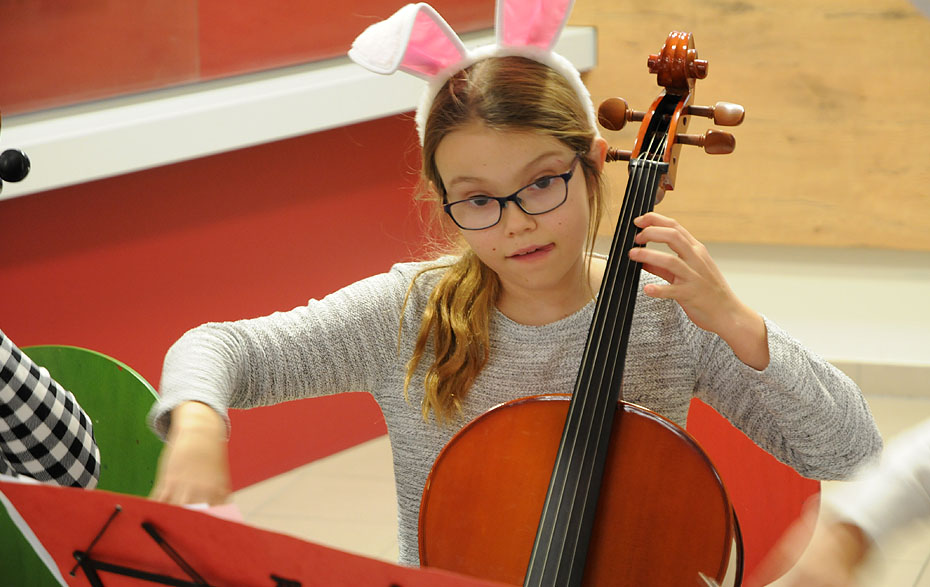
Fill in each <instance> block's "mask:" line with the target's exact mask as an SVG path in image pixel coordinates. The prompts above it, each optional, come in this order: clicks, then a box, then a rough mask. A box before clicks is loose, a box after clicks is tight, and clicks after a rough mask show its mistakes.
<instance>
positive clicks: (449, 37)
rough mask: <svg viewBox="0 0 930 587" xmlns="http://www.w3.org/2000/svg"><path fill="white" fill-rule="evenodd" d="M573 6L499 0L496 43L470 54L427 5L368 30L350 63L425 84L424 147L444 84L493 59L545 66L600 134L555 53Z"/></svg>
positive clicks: (558, 0) (574, 74) (420, 117)
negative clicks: (571, 91) (573, 96)
mask: <svg viewBox="0 0 930 587" xmlns="http://www.w3.org/2000/svg"><path fill="white" fill-rule="evenodd" d="M573 3H574V2H573V0H497V13H496V24H497V27H496V28H497V42H496V43H495V44H493V45H486V46H484V47H478V48H475V49H467V48H466V47H465V45H464V44H463V43H462V41H461V39H459V37H458V35H456V34H455V31H453V30H452V27H450V26H449V25H448V24H447V23H446V21H445V20H443V19H442V17H441V16H439V13H437V12H436V11H435V10H434V9H433V7H432V6H430V5H429V4H426V3H424V2H420V3H417V4H408V5H406V6H404V7H403V8H401V9H400V10H398V11H397V12H395V13H394V15H393V16H391V17H390V18H388V19H387V20H384V21H381V22H379V23H375V24H373V25H371V26H369V27H368V28H367V29H365V30H364V31H363V32H362V34H360V35H359V36H358V37H357V38H356V39H355V42H353V43H352V48H351V49H350V50H349V57H350V58H351V59H352V60H353V61H355V62H356V63H358V64H359V65H361V66H362V67H365V68H366V69H369V70H371V71H373V72H375V73H381V74H391V73H394V72H395V71H398V70H400V71H405V72H407V73H410V74H413V75H415V76H417V77H420V78H423V79H425V80H427V81H428V82H429V83H428V85H427V88H426V91H425V92H424V93H423V97H422V98H421V99H420V104H419V106H418V107H417V112H416V123H417V133H418V134H419V136H420V144H421V145H422V144H423V138H424V134H425V128H426V119H427V116H428V115H429V112H430V108H431V105H432V102H433V99H434V98H435V96H436V94H437V92H438V91H439V89H440V88H441V87H442V84H443V83H445V82H446V80H448V79H449V77H450V76H452V75H453V74H455V73H456V72H457V71H459V70H462V69H464V68H466V67H468V66H469V65H471V64H473V63H476V62H477V61H480V60H482V59H486V58H489V57H504V56H508V55H515V56H520V57H525V58H528V59H533V60H536V61H539V62H540V63H544V64H546V65H548V66H549V67H551V68H552V69H554V70H555V71H557V72H558V73H560V74H561V75H562V76H563V77H564V78H565V79H566V80H567V81H568V82H569V84H570V85H571V86H572V87H573V88H574V89H575V92H576V93H577V94H578V97H579V99H580V100H581V101H582V104H583V105H584V108H585V111H586V113H587V117H588V122H589V123H590V125H591V128H592V129H593V130H594V132H595V133H597V119H596V117H595V115H594V106H593V105H592V103H591V96H590V94H589V93H588V89H587V88H586V87H585V85H584V83H583V82H582V81H581V75H580V74H579V72H578V70H577V69H576V68H575V66H574V65H572V63H571V62H570V61H569V60H568V59H565V58H564V57H562V56H561V55H559V54H558V53H555V52H554V51H553V50H552V48H553V47H554V46H555V44H556V42H557V41H558V39H559V36H560V35H561V34H562V30H563V29H564V28H565V24H566V22H567V21H568V15H569V13H570V12H571V9H572V4H573Z"/></svg>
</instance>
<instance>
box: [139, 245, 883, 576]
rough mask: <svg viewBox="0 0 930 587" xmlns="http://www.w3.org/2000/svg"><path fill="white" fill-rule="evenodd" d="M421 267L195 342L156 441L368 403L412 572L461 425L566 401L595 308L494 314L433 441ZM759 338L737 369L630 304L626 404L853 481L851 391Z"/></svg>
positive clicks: (706, 336)
mask: <svg viewBox="0 0 930 587" xmlns="http://www.w3.org/2000/svg"><path fill="white" fill-rule="evenodd" d="M423 267H424V263H403V264H398V265H395V266H394V267H393V268H392V270H391V271H390V272H388V273H385V274H381V275H376V276H374V277H370V278H368V279H364V280H362V281H360V282H357V283H355V284H352V285H350V286H348V287H346V288H344V289H342V290H339V291H337V292H335V293H333V294H331V295H329V296H327V297H325V298H324V299H322V300H311V301H310V302H309V303H308V304H307V305H306V306H301V307H298V308H295V309H293V310H291V311H289V312H277V313H274V314H271V315H270V316H266V317H262V318H257V319H253V320H242V321H238V322H231V323H210V324H205V325H203V326H200V327H198V328H195V329H193V330H191V331H190V332H188V333H186V334H185V335H184V336H183V337H182V338H181V339H180V340H178V341H177V342H176V343H175V344H174V345H173V346H172V347H171V348H170V349H169V351H168V354H167V357H166V358H165V364H164V370H163V373H162V380H161V389H160V393H161V399H160V400H159V402H158V403H157V404H156V406H155V407H154V408H153V410H152V413H151V422H152V425H153V428H154V429H155V430H156V432H158V433H160V434H162V435H164V433H165V431H166V429H167V425H168V415H169V412H170V410H171V409H172V408H173V407H175V406H177V405H178V404H179V403H181V402H183V401H186V400H198V401H202V402H204V403H206V404H208V405H210V406H213V407H214V408H215V409H216V410H217V411H219V412H220V413H221V414H223V415H224V416H225V415H226V409H227V408H248V407H254V406H261V405H268V404H274V403H279V402H283V401H288V400H293V399H298V398H304V397H312V396H320V395H326V394H333V393H339V392H346V391H368V392H370V393H371V394H372V395H373V396H374V398H375V400H376V401H377V402H378V404H379V405H380V407H381V410H382V411H383V413H384V418H385V420H386V422H387V429H388V434H389V437H390V442H391V450H392V452H393V459H394V472H395V477H396V482H397V499H398V510H399V543H400V561H401V562H402V563H405V564H411V565H416V564H417V563H418V554H417V518H418V515H419V505H420V497H421V494H422V490H423V485H424V482H425V480H426V478H427V475H428V473H429V471H430V468H431V466H432V463H433V461H434V460H435V458H436V456H437V454H438V453H439V451H440V449H441V448H442V447H443V445H445V443H446V442H447V441H448V440H449V439H450V438H451V436H452V435H453V434H454V433H455V432H456V431H457V430H458V429H459V428H460V427H461V425H462V424H464V423H465V422H468V421H470V420H471V419H473V418H475V417H476V416H478V415H480V414H482V413H483V412H485V411H487V410H488V409H490V408H492V407H493V406H495V405H498V404H500V403H502V402H505V401H507V400H510V399H513V398H515V397H520V396H526V395H536V394H547V393H569V392H571V390H572V389H573V386H574V381H575V377H576V375H577V372H578V366H579V364H580V362H581V354H582V350H583V348H584V344H585V340H586V336H587V331H588V327H589V324H590V322H591V317H592V315H593V312H594V302H591V303H589V304H588V305H587V306H585V307H584V308H582V309H581V310H579V311H578V312H576V313H575V314H573V315H571V316H568V317H567V318H564V319H562V320H559V321H557V322H554V323H552V324H547V325H544V326H525V325H522V324H518V323H516V322H514V321H512V320H510V319H508V318H507V317H505V316H504V315H503V314H501V313H500V312H496V313H495V314H494V315H493V318H492V321H491V349H492V350H491V356H490V360H489V361H488V363H487V365H486V366H485V368H484V370H483V371H482V372H481V374H480V375H479V376H478V378H477V380H476V381H475V383H474V385H473V386H472V388H471V390H470V392H469V394H468V397H467V400H466V402H465V413H464V414H463V418H462V420H461V423H460V424H458V425H456V426H451V427H450V426H443V427H440V426H437V425H436V424H435V423H433V422H425V421H424V420H423V417H422V415H421V409H420V401H421V399H422V396H423V389H422V385H421V386H419V387H417V386H416V385H411V389H410V398H409V401H406V400H405V399H404V395H403V383H404V375H405V365H406V363H407V360H408V358H409V356H410V354H411V351H412V349H413V344H414V340H415V338H416V334H417V330H418V328H419V323H420V316H421V315H422V312H423V309H424V307H425V304H426V301H427V298H428V296H429V293H430V291H431V290H432V287H433V286H434V285H435V283H436V281H437V280H438V278H439V276H440V274H441V270H435V271H428V272H426V273H425V274H424V275H422V276H421V277H420V278H419V279H418V280H417V281H416V284H415V286H414V288H413V290H412V293H411V295H410V300H409V303H408V305H407V307H406V310H403V308H404V296H405V294H406V292H407V288H408V286H409V285H410V283H411V280H412V279H413V276H414V275H415V274H416V273H417V271H418V270H419V269H421V268H423ZM650 281H656V278H655V277H653V276H652V275H650V274H648V273H643V275H642V283H643V284H645V283H648V282H650ZM402 312H403V313H404V329H403V333H402V335H401V338H400V347H399V352H398V329H399V326H400V319H401V313H402ZM766 326H767V328H768V342H769V352H770V355H771V362H770V364H769V366H768V367H767V368H766V369H765V370H764V371H761V372H760V371H756V370H755V369H752V368H750V367H748V366H746V365H745V364H743V363H742V362H740V361H739V360H738V359H737V358H736V357H735V356H734V355H733V353H732V351H731V350H730V347H729V346H727V344H726V343H725V342H723V341H722V340H721V339H720V338H719V337H718V336H716V335H715V334H712V333H709V332H706V331H704V330H701V329H700V328H698V327H696V326H695V325H694V324H693V323H692V322H691V321H690V320H689V319H688V317H687V316H686V315H685V314H684V312H683V311H682V310H681V308H680V306H679V305H678V304H677V303H676V302H674V301H670V300H661V299H654V298H648V297H646V296H644V295H640V296H639V299H638V300H637V306H636V312H635V315H634V320H633V327H632V331H631V332H632V334H631V337H630V343H629V350H628V353H627V359H626V367H625V373H624V383H623V395H624V399H625V400H626V401H628V402H631V403H635V404H639V405H641V406H644V407H646V408H649V409H651V410H653V411H656V412H658V413H660V414H662V415H664V416H666V417H667V418H669V419H671V420H673V421H675V422H677V423H678V424H680V425H682V426H684V424H685V420H686V418H687V412H688V405H689V402H690V401H691V398H692V397H693V396H697V397H699V398H701V399H703V400H704V401H706V402H707V403H709V404H710V405H711V406H713V407H714V408H715V409H716V410H717V411H719V412H720V413H722V414H723V415H724V416H726V417H727V418H728V419H729V420H730V421H731V422H733V423H734V424H735V425H736V426H737V427H738V428H739V429H741V430H742V431H743V432H745V433H746V434H747V435H748V436H749V437H750V438H752V439H753V440H754V441H755V442H756V443H757V444H759V445H760V446H762V447H763V448H764V449H766V450H767V451H769V452H770V453H772V454H773V455H775V456H776V457H777V458H778V459H779V460H781V461H783V462H785V463H787V464H788V465H790V466H792V467H794V468H795V469H796V470H797V471H798V472H800V473H801V474H802V475H805V476H808V477H813V478H818V479H835V478H845V477H847V476H849V475H850V474H851V473H852V472H853V471H854V470H855V469H856V468H857V467H858V466H859V465H860V464H861V463H863V461H866V460H868V459H869V458H870V457H872V456H874V455H876V454H877V453H878V451H879V450H880V449H881V437H880V436H879V433H878V430H877V428H876V426H875V423H874V421H873V420H872V416H871V413H870V412H869V408H868V406H867V404H866V402H865V400H864V399H863V397H862V395H861V393H860V392H859V389H858V388H857V387H856V385H855V384H854V383H853V382H852V381H850V380H849V379H848V378H847V377H846V376H845V375H843V374H842V373H841V372H840V371H838V370H837V369H835V368H834V367H832V366H831V365H829V364H828V363H826V362H825V361H823V360H822V359H820V358H818V357H816V356H814V355H813V354H812V353H811V352H810V351H808V350H806V349H804V348H803V347H802V346H801V345H800V344H799V343H798V342H797V341H795V340H794V339H792V338H790V337H789V336H788V335H787V334H785V333H784V332H783V331H782V330H781V329H779V328H778V327H777V326H776V325H775V324H773V323H771V322H769V321H766ZM423 369H425V366H424V367H423ZM421 374H422V373H421ZM414 381H417V380H416V379H415V380H414ZM419 381H422V378H420V379H419Z"/></svg>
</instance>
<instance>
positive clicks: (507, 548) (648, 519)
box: [419, 32, 743, 587]
mask: <svg viewBox="0 0 930 587" xmlns="http://www.w3.org/2000/svg"><path fill="white" fill-rule="evenodd" d="M648 65H649V69H650V72H651V73H655V74H656V75H657V81H658V83H659V85H660V86H662V87H663V88H664V90H663V91H662V92H661V94H660V95H659V96H658V97H657V98H656V99H655V101H654V102H653V104H652V106H651V107H650V109H649V111H648V112H635V111H633V110H630V109H629V108H628V107H627V105H626V102H625V101H623V100H622V99H619V98H613V99H610V100H607V101H605V102H604V103H602V104H601V106H600V108H599V109H598V118H599V122H600V124H601V126H603V127H604V128H607V129H608V130H619V129H620V128H622V127H623V126H624V125H625V123H626V122H629V121H637V122H640V121H641V123H642V124H641V127H640V130H639V133H638V136H637V138H636V142H635V144H634V148H633V150H632V151H621V150H618V149H614V148H610V149H608V153H607V161H629V181H628V183H627V187H626V193H625V196H624V201H623V206H622V209H621V211H620V217H619V220H618V223H617V228H616V230H615V233H614V238H613V242H612V244H611V249H610V255H609V258H608V261H607V268H606V270H605V274H604V278H603V281H602V283H601V287H600V291H599V294H598V298H597V302H596V305H595V310H594V317H593V319H592V323H591V327H590V330H589V334H588V339H587V343H586V346H585V351H584V354H583V357H582V363H581V366H580V368H579V373H578V377H577V380H576V384H575V389H574V391H573V393H572V394H571V395H568V394H564V395H563V394H559V395H544V396H530V397H524V398H519V399H515V400H512V401H510V402H507V403H504V404H502V405H499V406H497V407H495V408H493V409H491V410H489V411H488V412H486V413H485V414H483V415H481V416H479V417H478V418H476V419H475V420H473V421H472V422H470V423H468V424H467V425H466V426H465V427H464V428H462V430H460V431H459V432H458V433H457V434H456V435H455V436H454V437H453V438H452V439H451V440H450V441H449V442H448V443H447V444H446V446H445V447H444V448H443V449H442V451H441V452H440V454H439V456H438V457H437V459H436V461H435V463H434V465H433V468H432V470H431V472H430V475H429V477H428V479H427V482H426V486H425V487H424V490H423V496H422V500H421V504H420V519H419V550H420V563H421V565H423V566H430V567H438V568H442V569H446V570H451V571H455V572H459V573H463V574H467V575H472V576H477V577H481V578H484V579H491V580H496V581H500V582H502V583H507V584H515V585H520V584H522V585H525V586H538V587H543V586H546V587H548V586H553V585H554V586H559V587H562V586H569V585H571V586H575V585H598V586H600V585H637V586H642V585H662V586H668V585H717V584H720V583H721V582H723V581H724V580H725V579H726V578H727V575H728V569H729V570H730V572H731V575H732V574H735V581H736V582H737V584H738V582H739V581H740V575H741V568H740V560H741V554H740V549H741V541H740V539H739V535H738V527H737V522H736V519H735V514H734V511H733V507H732V505H731V503H730V500H729V497H728V496H727V492H726V489H725V487H724V485H723V482H722V480H721V479H720V477H719V475H718V474H717V472H716V470H715V469H714V466H713V464H712V463H711V461H710V459H709V458H708V457H707V455H706V454H705V453H704V451H703V450H702V449H701V447H700V446H699V445H698V444H697V442H696V441H694V439H693V438H691V436H690V435H689V434H688V433H687V432H686V431H685V430H683V429H682V428H681V427H679V426H678V425H676V424H675V423H673V422H671V421H669V420H667V419H665V418H664V417H662V416H660V415H658V414H656V413H654V412H651V411H650V410H647V409H645V408H642V407H640V406H636V405H634V404H630V403H627V402H624V401H623V399H622V392H621V382H622V374H623V366H624V360H625V356H626V347H627V343H628V340H629V336H630V327H631V323H632V318H633V310H634V304H635V299H636V294H637V290H638V288H639V275H640V271H641V266H640V264H638V263H636V262H634V261H632V260H630V258H629V257H628V255H627V254H626V253H627V252H628V251H629V249H630V248H631V247H633V246H639V245H637V244H636V243H635V242H634V237H635V235H636V232H637V230H638V229H637V227H635V226H634V225H633V219H634V218H636V217H638V216H641V215H643V214H645V213H647V212H649V211H651V210H652V209H653V207H654V205H655V203H656V202H658V201H659V200H661V199H662V197H663V196H664V194H665V192H666V191H668V190H671V189H673V188H674V185H675V177H676V169H677V163H678V158H679V154H680V148H681V145H697V146H702V147H703V148H704V150H705V151H706V152H707V153H711V154H722V153H729V152H732V150H733V148H734V147H735V140H734V139H733V137H732V135H730V134H728V133H724V132H720V131H714V130H710V131H707V132H706V133H705V134H703V135H689V134H687V133H686V130H687V127H688V123H689V121H690V119H691V118H692V117H693V116H704V117H710V118H713V119H714V122H715V123H717V124H719V125H723V126H733V125H737V124H739V123H740V122H742V118H743V110H742V107H740V106H737V105H734V104H728V103H722V102H720V103H717V105H716V106H714V107H702V106H695V105H693V104H692V101H693V94H694V82H695V80H696V79H701V78H703V77H705V76H706V75H707V62H706V61H703V60H699V59H698V58H697V52H696V51H695V49H694V44H693V40H692V37H691V35H690V33H680V32H672V33H670V34H669V36H668V39H667V40H666V43H665V45H664V47H663V49H662V50H661V51H660V52H659V53H658V54H656V55H650V57H649V60H648ZM479 463H480V464H479ZM476 464H477V465H476ZM733 551H735V552H736V556H735V557H731V552H733ZM731 558H736V559H737V560H736V564H735V565H731ZM731 578H732V577H731Z"/></svg>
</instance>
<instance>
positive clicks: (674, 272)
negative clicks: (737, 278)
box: [630, 212, 769, 370]
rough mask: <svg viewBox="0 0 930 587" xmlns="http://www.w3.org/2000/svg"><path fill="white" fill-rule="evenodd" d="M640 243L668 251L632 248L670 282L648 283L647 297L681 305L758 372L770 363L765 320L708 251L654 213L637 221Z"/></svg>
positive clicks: (638, 258) (645, 264)
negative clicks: (732, 285) (738, 292)
mask: <svg viewBox="0 0 930 587" xmlns="http://www.w3.org/2000/svg"><path fill="white" fill-rule="evenodd" d="M633 222H634V224H635V225H636V226H637V227H639V228H640V229H641V230H640V232H639V233H638V234H637V235H636V239H635V242H636V243H637V244H640V245H645V244H647V243H663V244H665V245H667V246H668V247H669V249H671V251H672V252H671V253H669V252H667V251H662V250H657V249H648V248H646V247H633V248H632V249H631V250H630V258H631V259H632V260H633V261H636V262H638V263H641V264H642V266H643V269H645V270H646V271H648V272H649V273H652V274H653V275H656V276H658V277H660V278H662V279H664V280H665V281H667V282H668V283H667V284H649V285H646V286H645V288H644V293H645V294H646V295H647V296H651V297H655V298H668V299H673V300H675V301H677V302H678V303H679V304H680V305H681V307H682V309H683V310H684V311H685V313H686V314H687V315H688V317H689V318H690V319H691V321H692V322H694V323H695V324H696V325H697V326H699V327H700V328H703V329H704V330H708V331H710V332H715V333H717V334H719V335H720V337H721V338H723V339H724V340H725V341H726V342H727V344H729V345H730V347H731V348H732V349H733V352H734V353H735V354H736V356H737V357H739V358H740V360H741V361H743V362H744V363H746V364H747V365H749V366H751V367H754V368H756V369H758V370H762V369H764V368H765V367H766V366H767V365H768V363H769V352H768V339H767V337H766V329H765V322H764V321H763V320H762V316H760V315H759V314H758V313H757V312H756V311H754V310H753V309H752V308H750V307H748V306H747V305H746V304H744V303H743V302H742V301H741V300H740V299H739V298H737V297H736V295H735V294H734V293H733V290H731V289H730V286H729V284H727V282H726V280H725V279H724V277H723V275H722V274H721V273H720V269H718V267H717V264H716V263H714V260H713V259H712V258H711V256H710V253H708V251H707V248H706V247H705V246H704V245H703V244H702V243H701V242H699V241H698V240H697V239H695V238H694V237H693V236H691V233H689V232H688V231H687V230H685V228H684V227H683V226H681V225H680V224H679V223H678V222H676V221H675V220H674V219H672V218H668V217H666V216H662V215H661V214H657V213H655V212H650V213H648V214H645V215H643V216H640V217H639V218H636V219H635V220H634V221H633Z"/></svg>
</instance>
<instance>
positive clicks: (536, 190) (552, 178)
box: [442, 155, 580, 230]
mask: <svg viewBox="0 0 930 587" xmlns="http://www.w3.org/2000/svg"><path fill="white" fill-rule="evenodd" d="M579 157H580V155H575V159H574V160H573V161H572V166H571V169H569V170H568V171H567V172H566V173H562V174H559V175H546V176H544V177H540V178H539V179H537V180H536V181H534V182H533V183H531V184H529V185H525V186H523V187H522V188H520V189H518V190H517V191H515V192H514V193H512V194H510V195H509V196H505V197H502V198H500V197H496V196H486V195H484V194H482V195H478V196H472V197H470V198H467V199H465V200H459V201H457V202H449V201H447V200H446V194H445V190H443V196H442V208H443V210H445V211H446V214H448V215H449V217H450V218H452V221H453V222H455V224H456V225H457V226H458V227H459V228H461V229H463V230H483V229H485V228H491V227H492V226H494V225H495V224H497V223H498V222H500V221H501V217H502V216H503V214H504V206H506V205H507V202H513V203H514V204H516V205H517V206H518V207H519V208H520V209H521V210H523V212H525V213H526V214H529V215H530V216H537V215H539V214H545V213H546V212H551V211H553V210H555V209H556V208H558V207H559V206H561V205H562V204H564V203H565V200H567V199H568V180H570V179H571V178H572V176H573V175H574V174H575V166H576V165H577V164H578V159H579Z"/></svg>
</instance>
